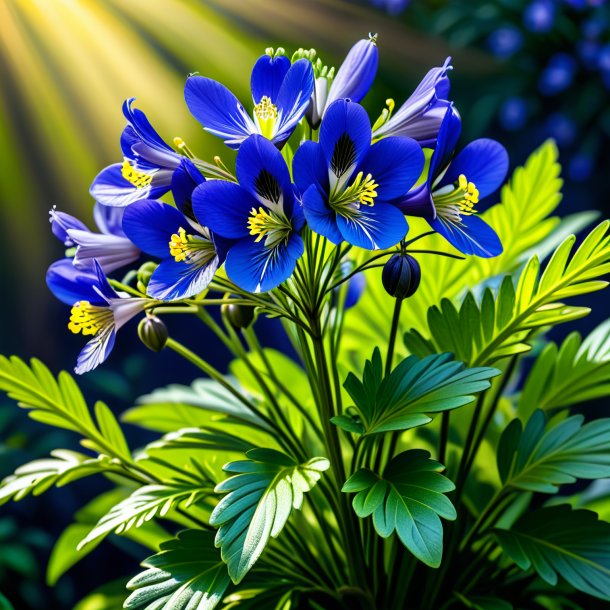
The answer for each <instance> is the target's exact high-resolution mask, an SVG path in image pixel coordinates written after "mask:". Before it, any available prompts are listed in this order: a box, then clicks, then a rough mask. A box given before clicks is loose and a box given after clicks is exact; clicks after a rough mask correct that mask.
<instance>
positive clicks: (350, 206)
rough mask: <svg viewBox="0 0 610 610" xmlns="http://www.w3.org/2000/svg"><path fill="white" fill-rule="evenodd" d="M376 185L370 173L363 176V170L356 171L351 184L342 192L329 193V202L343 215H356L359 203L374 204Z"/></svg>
mask: <svg viewBox="0 0 610 610" xmlns="http://www.w3.org/2000/svg"><path fill="white" fill-rule="evenodd" d="M378 187H379V185H378V184H377V183H376V182H375V180H374V179H373V176H372V175H371V174H367V175H366V176H365V175H364V172H358V174H357V175H356V178H355V179H354V181H353V182H352V184H351V185H350V186H348V187H347V188H346V189H345V190H344V191H343V192H342V193H332V194H331V196H330V201H329V203H330V205H331V207H333V208H334V209H335V211H336V212H337V213H339V214H342V215H343V216H346V217H353V216H357V215H358V210H359V208H360V206H361V205H369V206H372V205H375V198H376V197H377V188H378Z"/></svg>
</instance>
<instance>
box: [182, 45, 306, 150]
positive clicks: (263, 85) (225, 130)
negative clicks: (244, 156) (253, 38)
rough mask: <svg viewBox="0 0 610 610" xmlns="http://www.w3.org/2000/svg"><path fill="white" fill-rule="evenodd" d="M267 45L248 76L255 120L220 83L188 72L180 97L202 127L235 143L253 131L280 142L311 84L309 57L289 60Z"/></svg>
mask: <svg viewBox="0 0 610 610" xmlns="http://www.w3.org/2000/svg"><path fill="white" fill-rule="evenodd" d="M271 51H272V50H271V49H270V50H269V54H268V55H267V54H266V55H263V56H262V57H260V58H259V59H258V61H257V62H256V63H255V64H254V68H253V70H252V78H251V88H252V99H253V101H254V115H253V116H254V120H253V119H251V118H250V117H249V116H248V113H247V112H246V110H245V108H244V107H243V106H242V105H241V104H240V102H239V101H238V100H237V98H236V97H235V96H234V95H233V93H231V92H230V91H229V90H228V89H227V88H226V87H225V86H224V85H222V84H220V83H219V82H217V81H215V80H212V79H211V78H206V77H204V76H190V77H189V78H188V79H187V81H186V87H185V89H184V98H185V100H186V105H187V106H188V108H189V110H190V111H191V114H192V115H193V116H194V117H195V118H196V119H197V120H198V121H199V122H200V123H201V125H202V126H203V128H204V129H205V130H206V131H209V132H210V133H211V134H214V135H215V136H218V137H219V138H222V139H223V140H224V142H225V144H226V145H227V146H230V147H231V148H239V146H240V144H241V143H242V142H243V141H244V140H245V139H246V138H247V137H248V136H250V135H252V134H261V135H263V136H265V137H266V138H268V139H269V140H271V141H272V142H273V143H274V144H275V145H276V146H278V147H281V146H282V145H283V144H284V142H286V140H287V139H288V138H289V137H290V135H291V134H292V132H293V131H294V128H295V127H296V126H297V124H298V122H299V121H300V120H301V118H302V117H303V115H304V114H305V111H306V110H307V106H308V105H309V100H310V98H311V94H312V92H313V87H314V75H313V68H312V67H311V62H310V61H308V60H307V59H300V60H298V61H296V62H295V63H294V64H292V65H290V60H289V59H288V58H287V57H285V56H283V55H278V54H276V55H275V56H274V55H273V53H271Z"/></svg>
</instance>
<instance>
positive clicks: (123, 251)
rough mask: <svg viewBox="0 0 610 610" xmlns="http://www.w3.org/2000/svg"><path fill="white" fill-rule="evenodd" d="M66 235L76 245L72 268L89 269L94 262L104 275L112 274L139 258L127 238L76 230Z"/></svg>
mask: <svg viewBox="0 0 610 610" xmlns="http://www.w3.org/2000/svg"><path fill="white" fill-rule="evenodd" d="M134 205H135V204H134ZM68 235H69V236H70V239H71V240H72V241H73V242H74V243H75V244H76V245H77V248H76V255H75V256H74V266H76V267H79V268H84V269H89V268H90V266H91V263H92V262H93V261H94V260H95V261H97V262H98V263H99V265H100V267H101V268H102V269H103V270H104V273H112V272H113V271H114V270H115V269H119V268H120V267H124V266H125V265H129V264H130V263H133V262H134V261H136V260H138V258H139V257H140V250H139V248H138V247H137V246H135V245H134V244H133V243H132V242H131V241H130V240H129V239H127V237H121V236H120V235H107V234H106V233H92V232H91V231H80V230H78V229H70V230H69V231H68Z"/></svg>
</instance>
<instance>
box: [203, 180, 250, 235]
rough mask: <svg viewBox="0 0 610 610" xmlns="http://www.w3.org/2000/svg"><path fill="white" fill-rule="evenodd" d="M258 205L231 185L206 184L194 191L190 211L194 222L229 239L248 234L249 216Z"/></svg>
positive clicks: (236, 185)
mask: <svg viewBox="0 0 610 610" xmlns="http://www.w3.org/2000/svg"><path fill="white" fill-rule="evenodd" d="M258 205H259V202H258V200H256V199H255V198H254V197H253V196H252V195H251V194H250V193H249V192H248V191H247V190H246V189H244V188H242V187H241V186H240V185H239V184H235V183H234V182H225V181H223V180H208V181H207V182H204V183H203V184H200V185H199V186H198V187H197V188H196V189H195V190H194V191H193V211H194V212H195V216H196V217H197V220H199V222H200V223H201V224H202V225H203V226H204V227H208V228H209V229H211V230H212V231H213V232H214V233H217V234H218V235H220V236H221V237H227V238H229V239H239V238H241V237H246V236H248V235H249V234H250V230H249V229H248V216H249V215H250V210H252V208H256V207H258Z"/></svg>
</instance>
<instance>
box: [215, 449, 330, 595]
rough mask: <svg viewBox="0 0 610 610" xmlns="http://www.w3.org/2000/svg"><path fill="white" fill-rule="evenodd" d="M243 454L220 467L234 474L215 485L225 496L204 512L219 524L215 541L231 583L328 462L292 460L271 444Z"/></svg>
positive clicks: (238, 578) (239, 577) (275, 533)
mask: <svg viewBox="0 0 610 610" xmlns="http://www.w3.org/2000/svg"><path fill="white" fill-rule="evenodd" d="M246 457H247V458H248V459H247V460H241V461H237V462H229V463H228V464H227V465H226V466H225V467H224V470H226V471H227V472H232V473H237V474H236V475H235V476H232V477H229V478H228V479H225V480H224V481H222V482H221V483H219V484H218V485H217V486H216V492H218V493H227V495H226V496H224V497H223V498H222V499H221V500H220V502H219V503H218V505H217V506H216V508H215V509H214V511H213V512H212V515H211V517H210V525H214V526H218V527H219V530H218V532H217V534H216V539H215V544H216V546H217V547H220V549H221V555H222V558H223V560H224V561H225V562H226V563H227V566H228V569H229V575H230V576H231V579H232V580H233V582H234V583H236V584H237V583H239V582H240V581H241V580H242V579H243V577H244V576H245V575H246V573H247V572H248V571H249V570H250V568H251V567H252V566H253V565H254V563H255V562H256V560H257V559H258V558H259V557H260V555H261V553H262V552H263V550H264V549H265V546H266V545H267V543H268V541H269V538H275V537H277V536H278V535H279V533H280V532H281V531H282V529H283V528H284V525H285V524H286V521H287V520H288V517H289V516H290V513H291V512H292V509H293V508H294V509H297V510H298V509H300V508H301V505H302V503H303V494H304V492H307V491H309V490H310V489H312V487H313V486H314V485H315V484H316V483H317V482H318V480H319V479H320V476H321V474H322V472H324V471H325V470H327V469H328V467H329V462H328V460H327V459H325V458H312V459H311V460H309V461H307V462H305V463H304V464H297V463H296V462H294V461H293V460H292V459H291V458H289V457H288V456H286V455H284V454H282V453H280V452H279V451H275V450H271V449H253V450H251V451H248V452H247V453H246Z"/></svg>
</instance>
